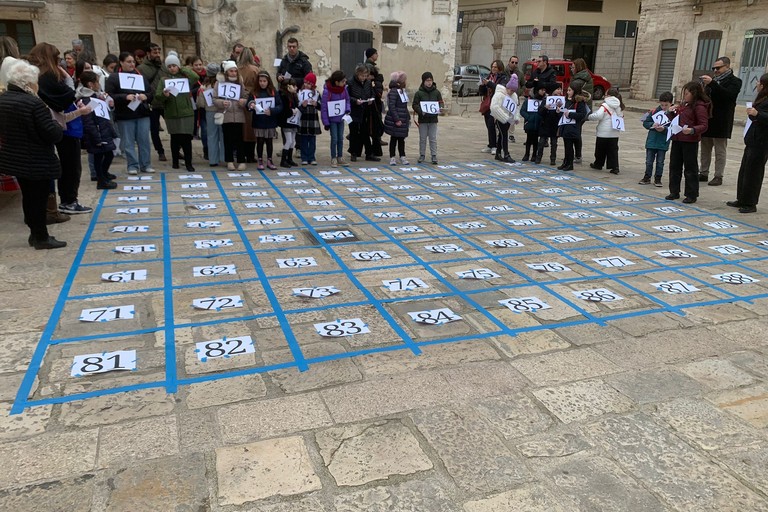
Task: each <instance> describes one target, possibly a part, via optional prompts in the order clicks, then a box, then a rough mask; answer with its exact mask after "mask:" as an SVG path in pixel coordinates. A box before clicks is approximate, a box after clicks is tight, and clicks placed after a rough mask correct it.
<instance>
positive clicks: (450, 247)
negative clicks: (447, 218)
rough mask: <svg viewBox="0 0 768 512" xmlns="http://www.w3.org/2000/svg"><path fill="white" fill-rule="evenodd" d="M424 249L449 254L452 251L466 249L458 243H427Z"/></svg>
mask: <svg viewBox="0 0 768 512" xmlns="http://www.w3.org/2000/svg"><path fill="white" fill-rule="evenodd" d="M424 249H426V250H427V251H429V252H432V253H435V254H447V253H451V252H464V249H462V248H461V247H459V246H458V245H456V244H440V245H425V246H424Z"/></svg>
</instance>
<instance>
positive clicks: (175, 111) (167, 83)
mask: <svg viewBox="0 0 768 512" xmlns="http://www.w3.org/2000/svg"><path fill="white" fill-rule="evenodd" d="M165 67H166V68H167V70H168V71H167V72H166V71H164V70H163V71H161V72H160V73H161V76H160V80H159V81H158V83H157V91H155V98H159V102H160V104H161V105H162V108H163V110H164V114H163V116H164V117H165V126H166V128H167V129H168V133H169V134H170V135H171V156H172V157H173V160H172V165H171V167H172V168H174V169H178V168H179V152H180V151H181V153H182V155H183V158H184V167H186V169H187V171H189V172H193V171H194V170H195V168H194V167H192V132H193V130H194V127H195V110H194V108H193V100H192V96H191V95H190V94H191V90H192V88H191V85H192V84H193V83H195V82H197V81H198V80H199V79H200V77H198V76H197V73H195V72H194V71H192V70H191V69H187V68H182V67H181V62H180V61H179V56H178V55H177V54H176V52H168V56H167V57H166V58H165Z"/></svg>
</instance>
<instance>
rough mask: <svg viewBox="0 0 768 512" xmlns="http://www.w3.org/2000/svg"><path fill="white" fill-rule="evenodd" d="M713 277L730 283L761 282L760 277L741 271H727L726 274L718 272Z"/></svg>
mask: <svg viewBox="0 0 768 512" xmlns="http://www.w3.org/2000/svg"><path fill="white" fill-rule="evenodd" d="M712 277H714V278H715V279H719V280H720V281H722V282H724V283H728V284H750V283H759V282H760V280H759V279H755V278H754V277H752V276H748V275H746V274H742V273H741V272H726V273H725V274H716V275H713V276H712Z"/></svg>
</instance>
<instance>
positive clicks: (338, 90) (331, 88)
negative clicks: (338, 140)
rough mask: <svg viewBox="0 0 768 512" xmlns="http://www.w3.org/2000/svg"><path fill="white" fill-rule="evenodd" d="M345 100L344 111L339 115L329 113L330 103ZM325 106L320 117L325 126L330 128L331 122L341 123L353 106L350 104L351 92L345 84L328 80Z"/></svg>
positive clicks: (325, 90)
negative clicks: (334, 83)
mask: <svg viewBox="0 0 768 512" xmlns="http://www.w3.org/2000/svg"><path fill="white" fill-rule="evenodd" d="M340 100H344V102H345V103H344V105H345V107H344V112H343V113H342V114H341V115H338V116H332V115H330V114H329V113H328V103H329V102H331V101H340ZM322 102H323V108H322V109H320V119H321V120H322V122H323V126H325V127H326V128H330V126H331V123H340V122H341V118H342V117H344V114H349V112H350V109H351V106H350V104H349V93H348V92H347V88H346V87H344V86H335V85H333V84H331V82H330V80H326V82H325V88H324V89H323V100H322Z"/></svg>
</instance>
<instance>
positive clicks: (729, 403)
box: [711, 384, 768, 428]
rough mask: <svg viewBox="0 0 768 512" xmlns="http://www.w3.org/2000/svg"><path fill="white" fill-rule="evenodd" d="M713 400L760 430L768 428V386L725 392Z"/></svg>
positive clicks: (762, 385) (759, 385)
mask: <svg viewBox="0 0 768 512" xmlns="http://www.w3.org/2000/svg"><path fill="white" fill-rule="evenodd" d="M711 400H712V401H713V402H715V403H716V404H717V405H718V407H720V408H721V409H723V410H724V411H727V412H729V413H731V414H735V415H736V416H738V417H740V418H742V419H744V420H746V421H748V422H749V423H751V424H752V425H754V426H756V427H758V428H763V427H767V426H768V384H758V385H756V386H751V387H748V388H740V389H734V390H731V391H725V392H723V393H720V394H718V395H717V396H715V397H713V398H712V399H711Z"/></svg>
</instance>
